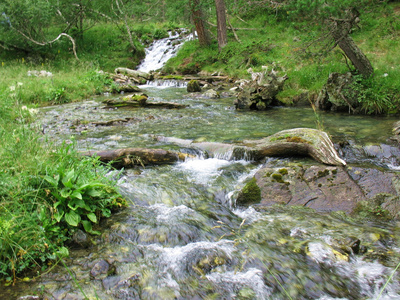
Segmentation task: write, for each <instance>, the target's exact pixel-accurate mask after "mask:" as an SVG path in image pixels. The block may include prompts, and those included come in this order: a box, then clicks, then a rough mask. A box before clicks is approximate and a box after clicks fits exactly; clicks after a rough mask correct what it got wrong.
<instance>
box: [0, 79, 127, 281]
mask: <svg viewBox="0 0 400 300" xmlns="http://www.w3.org/2000/svg"><path fill="white" fill-rule="evenodd" d="M21 87H24V85H22V86H21ZM16 88H17V87H15V89H16ZM11 92H15V90H14V91H10V88H9V86H8V85H5V86H1V87H0V117H1V118H0V139H1V141H2V142H1V145H0V278H5V279H7V280H12V279H15V278H16V276H17V275H18V274H20V273H22V272H25V271H26V270H29V269H36V270H38V271H40V270H44V269H46V268H47V267H48V266H49V265H51V264H52V263H54V261H55V260H56V259H57V257H59V256H60V255H61V254H65V253H66V252H67V250H66V249H65V248H64V243H65V242H66V241H68V239H69V237H70V235H71V234H72V233H73V232H74V230H76V228H78V226H79V227H82V228H83V229H84V230H86V231H87V232H90V233H96V231H95V230H94V229H93V226H94V225H95V224H98V222H99V220H100V218H102V217H108V216H109V215H110V213H111V212H112V211H113V210H115V209H119V208H121V207H123V206H126V201H125V200H124V199H123V198H122V197H121V196H120V194H119V193H118V192H117V190H116V188H115V185H114V183H113V182H112V181H111V179H108V177H107V175H106V174H107V172H108V171H109V169H108V168H107V167H105V166H102V165H101V164H100V162H99V161H98V160H97V159H94V158H81V157H80V156H79V155H78V154H77V153H76V152H75V151H74V150H73V147H72V146H71V145H69V146H68V145H62V146H58V148H57V149H55V147H54V146H53V145H51V144H49V143H48V142H46V140H45V139H43V136H40V135H39V134H38V132H37V129H36V128H35V127H34V126H29V123H30V121H31V120H32V117H33V116H32V114H34V113H35V111H34V109H28V108H26V107H24V106H22V107H21V105H20V104H18V103H20V101H22V99H21V98H17V97H16V96H15V97H14V96H10V93H11Z"/></svg>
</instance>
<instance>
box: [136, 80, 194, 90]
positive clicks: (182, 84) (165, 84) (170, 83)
mask: <svg viewBox="0 0 400 300" xmlns="http://www.w3.org/2000/svg"><path fill="white" fill-rule="evenodd" d="M142 87H143V88H146V87H157V88H170V87H175V88H186V87H187V82H186V81H184V80H176V79H156V80H153V81H147V82H146V84H145V85H143V86H142Z"/></svg>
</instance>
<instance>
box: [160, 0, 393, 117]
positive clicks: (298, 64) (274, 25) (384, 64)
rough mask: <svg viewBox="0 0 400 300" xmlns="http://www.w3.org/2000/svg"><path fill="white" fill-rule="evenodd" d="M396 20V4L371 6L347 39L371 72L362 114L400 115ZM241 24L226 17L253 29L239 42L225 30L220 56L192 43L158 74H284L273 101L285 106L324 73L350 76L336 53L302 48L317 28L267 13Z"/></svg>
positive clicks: (315, 87)
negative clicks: (225, 40)
mask: <svg viewBox="0 0 400 300" xmlns="http://www.w3.org/2000/svg"><path fill="white" fill-rule="evenodd" d="M399 15H400V4H399V3H392V4H390V5H387V6H377V7H374V8H373V9H371V10H369V11H367V12H365V13H364V14H363V15H361V23H360V29H358V30H356V31H355V32H354V33H353V34H352V37H353V39H354V41H355V42H356V44H357V45H358V46H359V47H360V48H361V49H362V51H363V52H364V53H365V54H366V55H367V57H368V58H369V60H370V61H371V63H372V65H373V67H374V69H375V77H374V80H369V81H366V82H364V83H363V85H364V86H365V87H366V91H365V93H363V94H362V95H361V96H360V99H359V101H361V102H363V111H364V112H366V113H394V112H399V110H400V108H399V106H400V57H399V55H398V49H399V48H400V25H399V22H398V18H399ZM246 21H247V23H246V24H244V23H243V22H241V21H239V20H238V19H236V18H232V23H233V26H234V27H239V28H240V27H246V28H255V29H257V30H237V31H236V33H237V35H238V37H239V39H240V41H241V43H239V42H237V41H236V40H235V38H234V36H233V34H232V32H231V31H230V32H229V34H228V40H229V42H228V45H227V46H225V48H223V49H222V51H221V52H218V47H217V44H216V42H214V43H213V44H212V45H211V46H210V47H208V48H202V47H200V46H199V44H198V43H197V42H196V41H192V42H190V43H186V44H185V45H184V46H183V47H182V49H181V51H180V52H179V53H178V55H177V56H176V57H175V58H173V59H171V60H170V61H169V62H168V63H167V65H166V66H165V68H164V71H165V72H166V73H171V72H176V73H182V72H183V73H185V72H186V73H195V72H198V71H201V70H203V71H207V72H209V73H213V72H216V71H220V72H223V73H225V74H226V75H230V76H232V77H236V78H249V74H248V73H247V69H248V68H250V67H251V68H253V69H255V70H260V69H261V66H268V67H269V68H270V69H272V68H273V69H274V70H276V71H279V72H280V74H282V75H283V74H287V75H288V77H289V79H288V80H287V82H286V83H285V88H284V91H283V92H281V93H280V94H279V95H278V98H279V100H281V101H283V102H287V103H291V98H292V97H293V96H295V95H298V94H300V93H303V92H305V91H308V92H309V93H310V94H317V93H318V92H319V91H320V90H321V88H322V87H323V85H324V84H325V83H326V81H327V78H328V76H329V74H330V73H332V72H339V73H344V72H348V71H350V69H349V68H348V65H347V63H346V60H345V59H344V56H343V55H342V54H341V50H340V49H338V48H335V49H334V50H333V51H331V52H329V53H327V54H326V55H319V54H321V49H322V48H321V47H322V44H320V43H313V44H312V47H310V48H307V49H306V48H305V45H307V44H309V43H311V42H312V41H315V40H316V39H317V38H318V37H319V36H320V32H319V31H320V30H321V28H320V26H319V25H317V24H314V23H313V24H310V23H307V22H306V21H302V20H295V19H290V18H287V19H285V18H284V17H282V16H278V17H276V16H272V15H268V14H264V15H255V16H253V18H252V19H250V20H249V19H246ZM214 23H215V22H214ZM310 29H311V30H310ZM380 95H382V96H380ZM388 101H389V102H390V103H389V102H388Z"/></svg>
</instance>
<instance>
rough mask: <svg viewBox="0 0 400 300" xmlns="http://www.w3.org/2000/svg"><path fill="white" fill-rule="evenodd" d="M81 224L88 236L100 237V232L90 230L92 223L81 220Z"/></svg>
mask: <svg viewBox="0 0 400 300" xmlns="http://www.w3.org/2000/svg"><path fill="white" fill-rule="evenodd" d="M82 224H83V228H84V229H85V231H86V232H88V233H90V234H95V235H100V234H101V232H100V231H97V230H93V229H92V223H91V222H90V221H87V220H83V221H82Z"/></svg>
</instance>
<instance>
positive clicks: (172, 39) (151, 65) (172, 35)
mask: <svg viewBox="0 0 400 300" xmlns="http://www.w3.org/2000/svg"><path fill="white" fill-rule="evenodd" d="M168 34H169V37H167V38H164V39H161V40H157V41H154V42H153V43H152V44H151V45H150V46H149V47H148V48H146V58H145V59H144V60H143V61H142V62H141V64H140V65H139V66H138V70H139V71H143V72H150V71H155V70H158V69H160V68H162V67H163V66H164V64H165V63H166V62H167V61H168V60H169V59H170V58H171V57H174V56H175V55H176V53H177V52H178V50H179V48H180V47H181V46H182V45H183V43H184V42H186V41H188V40H190V39H192V38H193V35H192V34H189V35H188V34H186V33H185V30H182V33H181V34H179V33H177V32H172V31H170V32H168Z"/></svg>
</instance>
